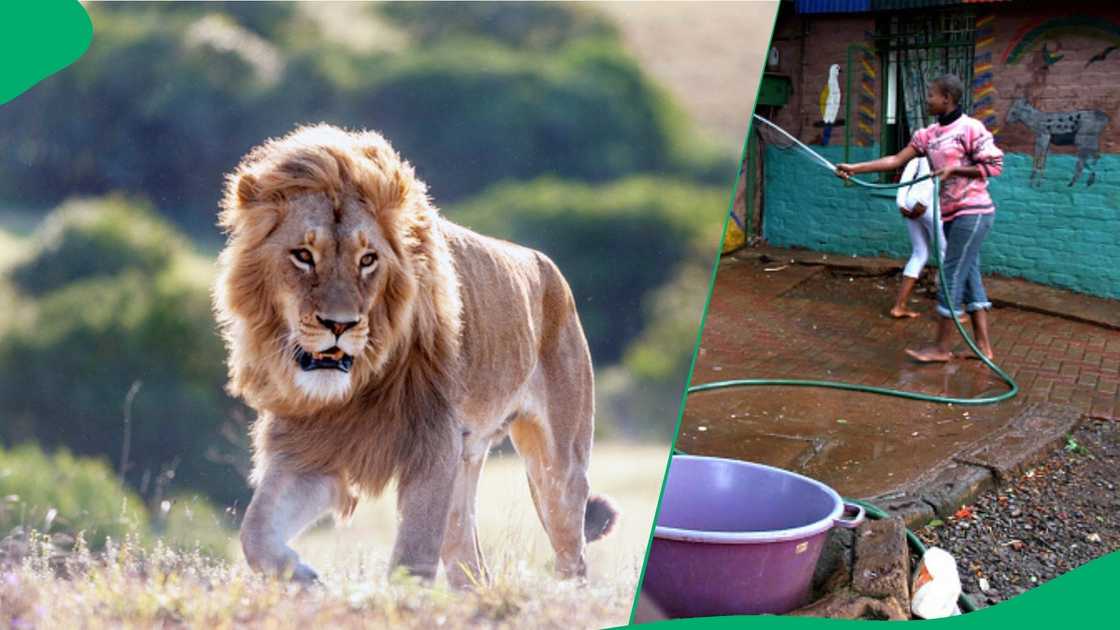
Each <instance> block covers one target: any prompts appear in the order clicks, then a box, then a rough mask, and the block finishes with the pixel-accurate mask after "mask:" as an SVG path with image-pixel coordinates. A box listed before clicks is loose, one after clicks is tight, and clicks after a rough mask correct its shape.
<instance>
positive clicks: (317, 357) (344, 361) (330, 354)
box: [296, 346, 354, 372]
mask: <svg viewBox="0 0 1120 630" xmlns="http://www.w3.org/2000/svg"><path fill="white" fill-rule="evenodd" d="M296 363H299V367H300V369H302V370H303V371H304V372H310V371H312V370H338V371H339V372H349V371H350V366H352V365H353V364H354V357H352V356H350V355H348V354H346V353H345V352H343V351H342V349H341V348H339V347H338V346H333V347H331V348H328V349H326V350H323V351H322V352H308V351H306V350H304V349H303V348H296Z"/></svg>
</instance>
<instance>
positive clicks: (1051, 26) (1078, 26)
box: [976, 15, 1120, 64]
mask: <svg viewBox="0 0 1120 630" xmlns="http://www.w3.org/2000/svg"><path fill="white" fill-rule="evenodd" d="M979 24H980V23H979V21H977V29H978V30H979ZM1055 35H1079V36H1081V37H1096V38H1098V39H1101V40H1104V41H1106V42H1109V43H1111V44H1116V45H1120V24H1116V23H1115V22H1111V21H1109V20H1108V19H1107V18H1104V17H1100V16H1088V15H1078V16H1073V17H1058V18H1050V19H1046V18H1036V19H1034V20H1029V21H1027V22H1026V23H1024V24H1023V26H1021V27H1019V29H1018V30H1017V31H1015V34H1014V35H1013V36H1012V37H1011V41H1010V42H1008V44H1007V48H1006V49H1004V51H1003V57H1002V61H1003V63H1012V64H1013V63H1018V62H1019V60H1020V59H1022V57H1023V55H1024V54H1026V53H1027V52H1029V51H1030V50H1031V49H1033V48H1034V47H1035V46H1036V45H1037V44H1039V42H1040V41H1041V40H1043V39H1045V38H1047V37H1053V36H1055ZM979 38H980V34H979V33H977V42H976V45H977V48H978V49H979V46H980V40H979Z"/></svg>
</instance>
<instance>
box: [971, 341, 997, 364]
mask: <svg viewBox="0 0 1120 630" xmlns="http://www.w3.org/2000/svg"><path fill="white" fill-rule="evenodd" d="M976 347H978V348H980V352H983V353H984V356H986V357H988V360H989V361H995V360H996V355H995V353H994V352H992V349H991V348H985V347H984V346H981V345H980V344H976ZM968 358H970V359H973V360H976V361H979V360H980V357H978V356H976V355H974V354H970V355H968Z"/></svg>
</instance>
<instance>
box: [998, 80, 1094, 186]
mask: <svg viewBox="0 0 1120 630" xmlns="http://www.w3.org/2000/svg"><path fill="white" fill-rule="evenodd" d="M1013 123H1021V124H1022V125H1024V126H1025V127H1026V128H1027V129H1030V130H1031V133H1033V134H1034V165H1033V169H1032V170H1031V185H1032V186H1037V185H1039V184H1041V182H1042V176H1043V173H1044V172H1045V170H1046V154H1047V153H1048V152H1049V150H1050V145H1051V144H1053V145H1056V146H1074V147H1077V166H1075V167H1074V169H1073V179H1071V180H1070V182H1069V185H1070V186H1073V185H1074V184H1075V183H1076V182H1077V180H1078V179H1079V178H1080V177H1081V171H1082V170H1083V169H1084V168H1085V167H1088V168H1089V177H1088V178H1087V179H1086V181H1085V185H1086V186H1092V185H1093V182H1095V181H1096V179H1097V173H1096V171H1095V170H1094V167H1095V165H1096V163H1097V160H1098V159H1099V158H1100V156H1101V132H1102V131H1103V130H1104V128H1105V127H1106V126H1107V125H1108V123H1109V118H1108V114H1105V113H1104V112H1102V111H1100V110H1096V109H1083V110H1077V111H1068V112H1044V111H1040V110H1038V109H1035V108H1034V107H1032V106H1031V105H1030V104H1029V103H1027V101H1026V99H1023V98H1018V99H1015V102H1014V103H1012V104H1011V109H1010V110H1008V112H1007V124H1013Z"/></svg>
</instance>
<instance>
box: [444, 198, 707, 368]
mask: <svg viewBox="0 0 1120 630" xmlns="http://www.w3.org/2000/svg"><path fill="white" fill-rule="evenodd" d="M725 205H726V199H725V194H724V193H723V192H721V191H720V190H718V189H714V188H709V187H704V186H696V185H693V184H689V183H684V182H680V181H674V180H671V179H659V178H653V177H634V178H628V179H625V180H622V181H619V182H614V183H611V184H606V185H602V186H591V185H587V184H582V183H573V182H563V181H558V180H554V179H541V180H536V181H533V182H529V183H525V184H515V183H510V184H503V185H499V186H497V187H495V188H493V189H491V190H488V191H487V192H485V193H484V194H482V195H479V196H477V197H475V198H472V199H471V200H470V202H469V203H466V204H464V205H462V206H456V207H453V208H451V209H449V210H448V216H449V217H450V218H452V219H454V220H456V221H458V222H460V223H463V224H464V225H467V226H469V227H471V228H473V229H475V230H477V231H479V232H482V233H483V234H488V235H492V236H497V237H500V238H506V239H510V240H512V241H515V242H517V243H521V244H523V245H526V246H529V247H533V248H536V249H540V250H541V251H543V252H545V253H546V254H548V255H549V256H550V257H551V258H552V259H553V260H554V261H555V262H556V264H557V265H558V266H559V267H560V270H561V271H562V272H563V273H564V275H565V277H566V278H567V279H568V282H569V284H571V286H572V292H573V293H574V295H575V298H576V304H577V305H578V307H579V312H580V318H581V320H582V322H583V326H584V329H585V331H586V333H587V336H588V340H589V341H590V343H591V350H592V355H593V356H594V358H595V360H596V362H597V363H599V364H606V363H614V362H616V361H618V360H619V359H620V358H621V356H622V353H623V350H624V349H625V348H626V347H627V346H628V345H629V343H630V342H631V340H633V339H634V338H635V337H637V335H638V334H639V333H641V331H642V330H643V329H645V327H646V325H647V324H648V322H647V318H646V317H645V316H644V315H643V314H642V302H643V299H644V298H645V297H646V296H647V294H648V293H649V292H650V291H651V290H653V289H654V288H656V287H658V286H661V285H663V284H665V283H667V282H668V281H669V280H671V279H672V278H673V276H674V275H675V274H676V273H677V269H678V267H679V266H680V265H681V264H682V263H684V262H686V261H690V260H693V261H694V260H704V261H708V260H710V257H711V256H712V255H714V252H715V247H716V245H715V244H716V243H717V241H718V239H719V236H718V229H719V225H718V215H719V212H720V208H722V207H724V206H725Z"/></svg>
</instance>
